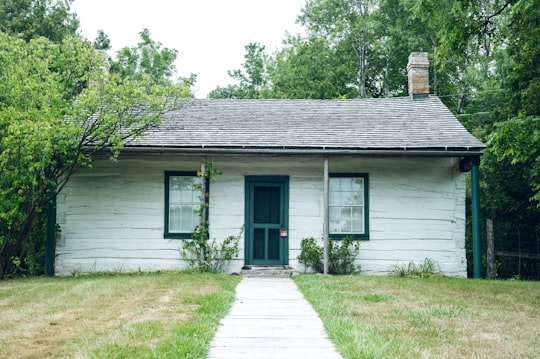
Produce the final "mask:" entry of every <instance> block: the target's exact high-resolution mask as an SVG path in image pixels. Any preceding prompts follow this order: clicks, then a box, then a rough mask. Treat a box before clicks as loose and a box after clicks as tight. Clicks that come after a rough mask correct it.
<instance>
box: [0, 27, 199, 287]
mask: <svg viewBox="0 0 540 359" xmlns="http://www.w3.org/2000/svg"><path fill="white" fill-rule="evenodd" d="M0 64H1V66H0V172H1V173H2V176H0V278H3V277H4V276H5V275H8V274H9V273H13V272H16V271H17V268H14V267H13V265H12V263H11V261H10V258H11V257H18V258H21V260H22V261H23V263H25V257H26V255H27V254H29V253H36V251H38V252H39V250H40V248H42V247H43V243H44V236H43V233H42V232H39V233H37V232H35V228H36V227H35V226H36V223H38V222H39V221H40V220H41V219H40V216H42V213H43V210H44V208H45V205H46V204H47V202H48V201H49V199H50V198H51V197H52V196H54V195H55V193H57V192H58V191H60V190H61V189H62V188H63V186H64V185H65V184H66V182H67V181H68V180H69V178H70V175H71V174H72V173H73V172H74V171H76V170H77V169H78V168H80V167H81V166H90V165H91V163H92V158H93V156H94V154H96V153H98V152H104V151H105V152H108V153H109V154H110V157H111V159H116V158H117V157H118V155H119V151H120V149H121V148H122V147H123V146H124V145H125V144H126V143H127V142H129V141H133V140H135V139H136V138H137V137H138V136H140V135H141V134H142V133H143V132H144V131H145V130H146V129H147V128H148V127H150V126H154V125H156V124H157V123H159V121H160V118H161V115H162V114H163V113H165V112H166V111H168V110H169V109H170V108H171V107H172V106H174V105H175V103H176V101H178V99H180V98H182V97H187V96H190V95H191V92H190V88H189V84H185V83H179V84H177V85H174V86H163V85H158V84H156V83H155V82H153V81H152V79H151V78H150V77H148V76H138V77H136V76H134V77H120V76H118V75H116V74H111V75H109V74H108V73H107V72H106V71H104V69H105V68H106V64H105V63H104V62H103V57H102V56H101V55H100V54H98V53H96V52H95V50H94V49H93V48H92V47H91V46H90V44H89V43H88V42H86V41H84V40H82V39H80V38H77V37H73V38H67V39H65V40H63V41H62V42H60V43H53V42H51V41H49V40H47V39H46V38H37V39H32V40H30V41H29V42H25V41H24V40H22V39H20V38H16V37H11V36H9V35H6V34H4V33H0ZM51 189H52V190H51ZM34 235H35V237H34ZM26 265H27V266H28V267H34V266H35V264H30V263H26Z"/></svg>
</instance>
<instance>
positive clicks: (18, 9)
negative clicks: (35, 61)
mask: <svg viewBox="0 0 540 359" xmlns="http://www.w3.org/2000/svg"><path fill="white" fill-rule="evenodd" d="M72 2H73V0H2V1H1V2H0V31H3V32H6V33H8V34H19V35H20V36H22V37H23V38H24V39H25V40H26V41H29V40H30V39H33V38H36V37H39V36H43V37H46V38H48V39H50V40H51V41H54V42H60V41H61V40H62V39H64V38H66V37H69V36H74V35H76V33H77V30H78V28H79V20H78V19H77V16H76V14H74V13H71V12H70V8H71V3H72Z"/></svg>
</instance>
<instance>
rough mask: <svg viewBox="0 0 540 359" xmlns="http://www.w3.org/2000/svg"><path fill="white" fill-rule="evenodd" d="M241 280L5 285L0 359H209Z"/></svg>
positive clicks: (202, 277) (203, 277)
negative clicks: (220, 321) (209, 353)
mask: <svg viewBox="0 0 540 359" xmlns="http://www.w3.org/2000/svg"><path fill="white" fill-rule="evenodd" d="M239 280H240V278H239V277H238V276H228V275H212V274H190V273H166V274H137V275H114V276H89V277H74V278H35V279H23V280H13V281H4V282H0V358H204V357H205V355H206V353H207V351H208V349H209V345H210V342H211V339H212V338H213V336H214V333H215V330H216V329H217V326H218V323H219V320H220V319H221V318H222V317H223V316H224V315H225V314H226V313H227V311H228V310H229V307H230V305H231V303H232V301H233V300H234V290H235V288H236V285H237V284H238V282H239Z"/></svg>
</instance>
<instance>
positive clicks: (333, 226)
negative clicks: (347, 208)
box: [328, 207, 341, 233]
mask: <svg viewBox="0 0 540 359" xmlns="http://www.w3.org/2000/svg"><path fill="white" fill-rule="evenodd" d="M328 212H329V213H328V217H330V218H329V227H330V228H329V231H330V233H339V232H340V230H341V224H340V222H341V216H340V213H341V211H340V208H339V207H330V208H329V211H328Z"/></svg>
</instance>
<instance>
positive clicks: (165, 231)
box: [163, 171, 210, 239]
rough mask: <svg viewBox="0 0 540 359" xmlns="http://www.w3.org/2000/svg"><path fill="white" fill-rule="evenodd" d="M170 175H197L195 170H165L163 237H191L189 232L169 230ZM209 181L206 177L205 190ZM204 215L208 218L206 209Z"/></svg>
mask: <svg viewBox="0 0 540 359" xmlns="http://www.w3.org/2000/svg"><path fill="white" fill-rule="evenodd" d="M171 176H188V177H197V172H186V171H165V176H164V181H165V186H164V187H165V200H164V228H163V238H167V239H187V238H191V233H192V232H191V231H190V232H180V233H177V232H174V233H171V232H169V178H170V177H171ZM209 182H210V181H209V180H208V179H206V191H207V192H209V191H210V183H209ZM209 201H210V199H209V196H206V204H207V206H208V205H209ZM206 217H207V219H208V210H207V211H206Z"/></svg>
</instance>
